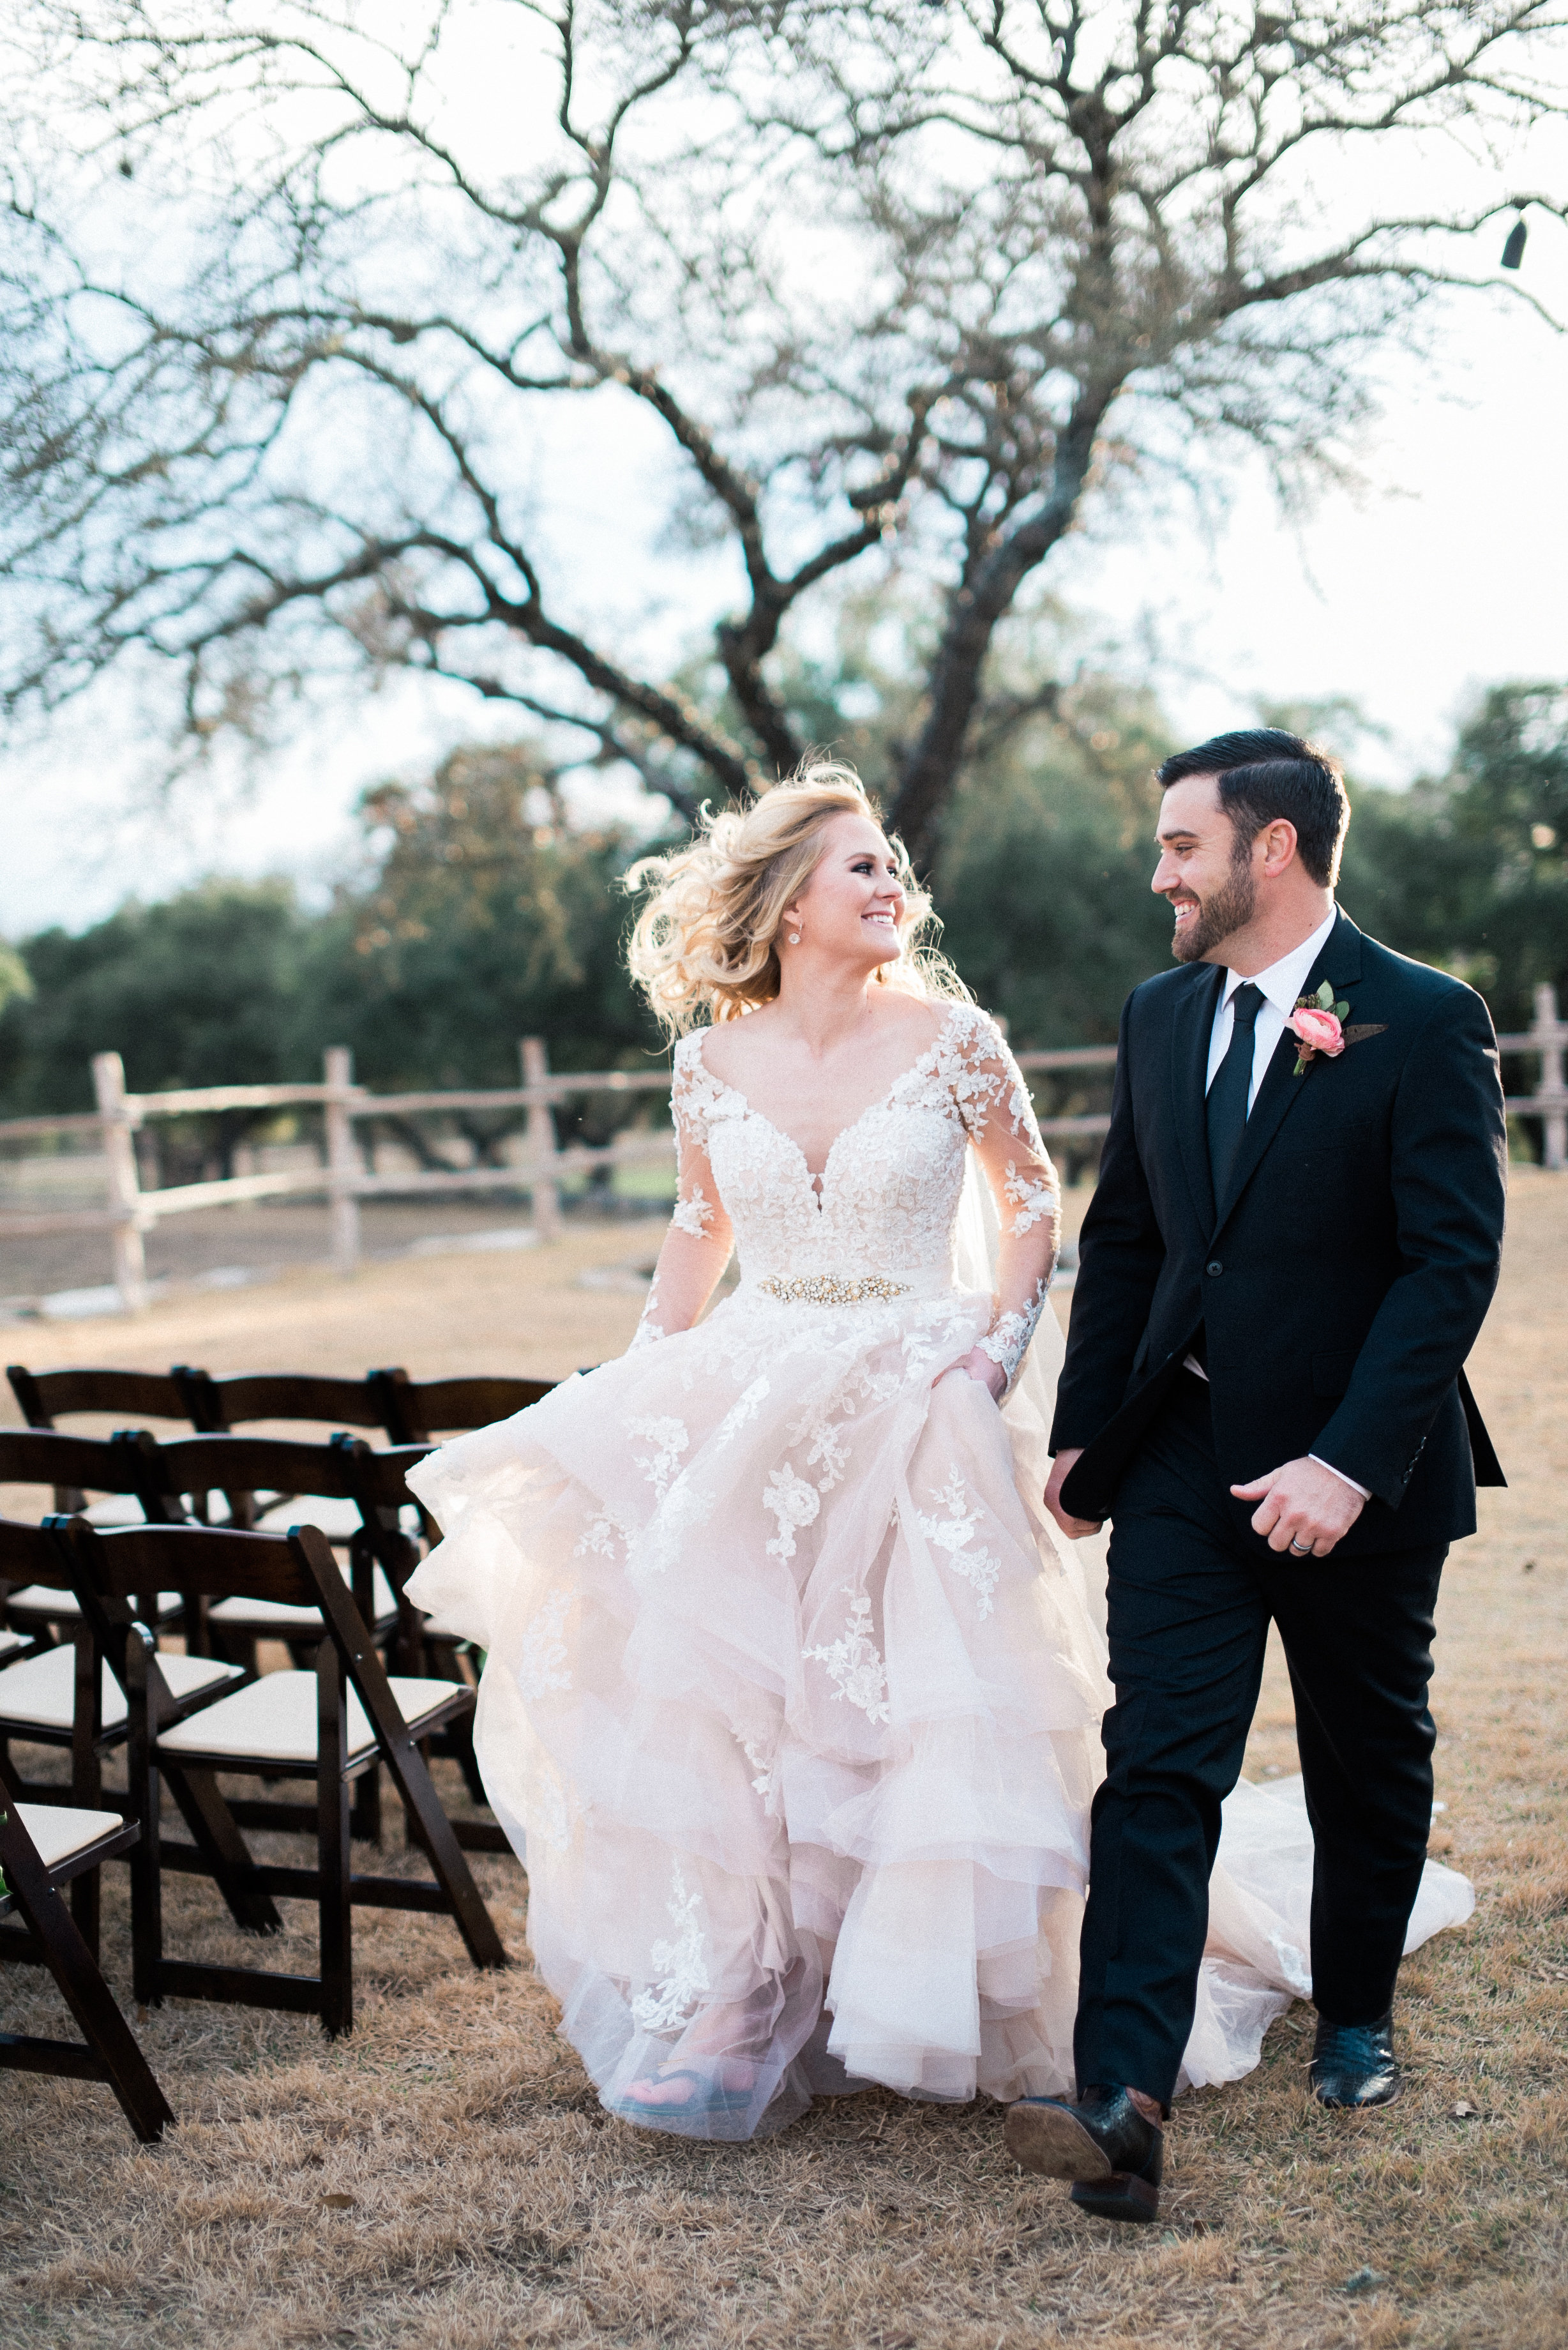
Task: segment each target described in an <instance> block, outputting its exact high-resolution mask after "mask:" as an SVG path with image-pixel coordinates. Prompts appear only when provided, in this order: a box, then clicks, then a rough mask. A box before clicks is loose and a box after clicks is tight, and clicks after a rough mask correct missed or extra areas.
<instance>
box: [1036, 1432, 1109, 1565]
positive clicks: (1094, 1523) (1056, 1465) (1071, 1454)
mask: <svg viewBox="0 0 1568 2350" xmlns="http://www.w3.org/2000/svg"><path fill="white" fill-rule="evenodd" d="M1083 1450H1084V1448H1083V1446H1082V1445H1081V1444H1076V1445H1073V1446H1071V1447H1070V1448H1069V1449H1068V1451H1065V1452H1058V1454H1057V1455H1056V1458H1055V1460H1054V1462H1053V1464H1052V1468H1051V1482H1050V1483H1049V1484H1048V1485H1047V1486H1046V1488H1045V1507H1046V1508H1047V1509H1048V1510H1049V1511H1050V1513H1051V1515H1052V1516H1053V1517H1054V1519H1055V1521H1056V1523H1057V1524H1058V1525H1059V1526H1060V1527H1061V1529H1062V1532H1063V1533H1064V1534H1066V1535H1067V1536H1068V1537H1069V1539H1070V1540H1071V1541H1073V1542H1076V1541H1077V1539H1078V1537H1079V1535H1080V1534H1098V1533H1099V1531H1100V1527H1101V1525H1102V1524H1103V1523H1104V1520H1103V1519H1100V1518H1070V1517H1069V1516H1068V1515H1067V1513H1066V1511H1065V1510H1064V1508H1063V1507H1062V1481H1063V1479H1064V1477H1065V1476H1066V1475H1067V1473H1068V1471H1070V1470H1071V1468H1072V1466H1073V1463H1074V1461H1076V1460H1077V1459H1078V1457H1079V1455H1080V1454H1081V1453H1082V1451H1083Z"/></svg>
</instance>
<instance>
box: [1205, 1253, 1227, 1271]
mask: <svg viewBox="0 0 1568 2350" xmlns="http://www.w3.org/2000/svg"><path fill="white" fill-rule="evenodd" d="M1203 1270H1204V1272H1205V1273H1209V1274H1221V1273H1223V1272H1224V1270H1225V1268H1224V1266H1223V1265H1222V1264H1221V1263H1220V1260H1219V1258H1218V1257H1216V1258H1215V1259H1214V1261H1213V1263H1211V1264H1206V1265H1205V1266H1204V1268H1203Z"/></svg>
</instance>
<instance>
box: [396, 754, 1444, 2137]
mask: <svg viewBox="0 0 1568 2350" xmlns="http://www.w3.org/2000/svg"><path fill="white" fill-rule="evenodd" d="M639 879H640V880H646V881H649V882H650V883H651V895H650V899H649V903H648V904H647V906H646V907H645V909H644V910H643V912H642V914H641V916H640V919H639V921H638V923H637V925H636V929H635V931H634V933H633V940H632V947H631V964H632V970H633V972H634V975H635V976H636V978H637V979H638V981H639V983H640V984H641V986H642V987H643V989H644V990H645V992H646V993H647V995H648V997H649V1002H650V1003H651V1004H652V1006H653V1008H654V1010H655V1012H656V1013H657V1014H658V1015H659V1018H660V1020H661V1021H662V1022H663V1023H664V1024H665V1025H666V1027H667V1028H668V1029H670V1031H671V1032H673V1033H674V1035H676V1036H677V1037H678V1038H679V1040H680V1041H679V1042H678V1044H677V1045H676V1048H675V1073H674V1087H673V1106H674V1118H675V1134H676V1141H677V1146H678V1151H679V1178H680V1180H679V1199H678V1203H677V1206H676V1209H675V1211H674V1215H673V1218H672V1220H671V1223H670V1232H669V1236H668V1238H667V1239H666V1241H665V1243H664V1246H663V1248H662V1249H661V1251H660V1253H659V1264H658V1269H657V1272H656V1274H655V1277H654V1281H653V1285H652V1288H651V1290H650V1292H649V1298H648V1303H647V1306H646V1309H645V1311H644V1314H643V1317H642V1321H641V1325H640V1326H639V1330H638V1333H637V1336H636V1338H635V1339H634V1341H633V1343H632V1346H631V1347H630V1349H629V1351H628V1353H627V1354H626V1355H625V1356H624V1357H621V1359H620V1360H619V1361H618V1362H612V1363H607V1364H605V1365H604V1366H602V1367H600V1368H599V1369H597V1370H596V1371H593V1372H591V1373H589V1374H587V1376H585V1377H581V1378H571V1379H567V1380H566V1381H565V1382H564V1383H563V1384H562V1385H561V1386H559V1387H557V1388H555V1389H554V1390H553V1391H552V1392H551V1394H549V1395H548V1396H546V1397H545V1399H544V1400H543V1401H542V1402H540V1403H537V1404H535V1405H534V1406H532V1407H531V1408H530V1409H528V1410H526V1411H524V1412H520V1413H518V1415H517V1416H516V1417H515V1418H514V1419H509V1420H505V1421H503V1422H501V1423H500V1424H499V1425H497V1426H495V1427H493V1428H487V1429H481V1430H476V1431H475V1432H473V1433H472V1434H471V1435H467V1436H463V1437H461V1438H459V1439H458V1440H456V1441H455V1442H453V1443H451V1444H448V1445H446V1446H444V1447H443V1448H442V1449H441V1451H437V1452H435V1453H432V1454H431V1456H430V1458H429V1459H428V1460H426V1461H424V1462H423V1463H422V1464H421V1466H420V1467H419V1468H418V1469H417V1470H416V1471H413V1473H412V1474H411V1476H410V1484H411V1485H412V1487H413V1488H414V1490H415V1491H416V1492H418V1494H419V1495H420V1498H421V1500H422V1501H423V1502H424V1503H426V1504H427V1506H428V1507H429V1508H430V1509H431V1512H432V1513H434V1515H435V1517H436V1518H437V1520H438V1521H439V1523H440V1524H441V1528H442V1531H443V1534H444V1537H445V1538H444V1540H443V1541H442V1542H441V1544H439V1545H438V1547H437V1548H436V1549H435V1550H433V1551H432V1552H431V1555H430V1557H429V1558H428V1559H427V1560H426V1562H425V1563H424V1565H422V1566H421V1568H420V1569H419V1570H418V1572H417V1573H416V1575H414V1576H413V1578H412V1579H411V1581H410V1586H409V1590H410V1596H411V1597H412V1598H413V1599H414V1600H415V1602H416V1603H417V1604H418V1605H419V1606H420V1607H421V1608H424V1609H426V1610H428V1611H429V1612H430V1613H431V1615H432V1616H435V1617H439V1619H440V1621H441V1624H442V1626H443V1627H447V1628H450V1629H452V1630H454V1631H456V1632H458V1633H460V1634H462V1636H464V1637H466V1638H470V1639H472V1640H473V1641H475V1642H476V1643H477V1644H478V1645H479V1646H480V1647H481V1648H483V1649H484V1650H485V1651H486V1652H487V1654H486V1661H485V1666H484V1670H483V1677H482V1679H481V1684H480V1694H479V1708H478V1714H477V1719H476V1723H475V1745H476V1749H477V1752H478V1756H479V1762H480V1766H481V1769H482V1771H483V1776H484V1783H485V1786H486V1789H487V1791H488V1793H489V1795H490V1798H491V1801H492V1804H493V1807H494V1810H495V1813H496V1815H497V1817H498V1818H499V1819H501V1820H502V1821H503V1823H504V1825H505V1827H506V1830H507V1833H508V1835H509V1836H510V1837H511V1839H512V1841H513V1843H514V1845H515V1846H516V1848H517V1851H518V1853H519V1855H523V1854H524V1849H525V1852H526V1860H527V1866H528V1874H529V1880H530V1902H529V1938H530V1940H531V1942H532V1945H533V1950H534V1954H535V1960H536V1962H537V1964H538V1967H539V1970H540V1972H541V1973H542V1974H543V1976H544V1978H545V1981H546V1982H547V1983H548V1984H549V1986H550V1988H551V1990H552V1991H554V1992H555V1994H556V1998H557V1999H558V2000H559V2001H560V2002H561V2006H562V2010H563V2019H562V2027H561V2028H562V2030H563V2031H564V2032H565V2033H566V2036H567V2038H568V2039H569V2040H570V2041H571V2042H572V2043H573V2044H574V2045H575V2046H576V2049H577V2050H578V2052H579V2054H581V2056H582V2059H583V2062H584V2064H586V2065H587V2069H588V2072H589V2073H590V2074H591V2075H592V2077H593V2079H594V2081H595V2083H596V2084H597V2087H598V2090H599V2094H600V2096H601V2098H602V2099H603V2101H604V2103H605V2104H606V2106H608V2107H609V2108H610V2109H611V2110H612V2111H613V2112H615V2113H617V2114H619V2115H621V2116H624V2117H625V2118H626V2119H628V2120H629V2121H634V2122H639V2123H641V2124H643V2125H645V2126H649V2127H652V2128H657V2129H660V2130H666V2131H673V2132H677V2133H679V2134H681V2135H685V2136H689V2137H707V2138H745V2137H754V2136H759V2135H766V2134H768V2133H770V2132H772V2131H774V2130H777V2129H780V2128H782V2127H784V2125H785V2124H786V2123H788V2122H790V2121H792V2120H794V2118H795V2116H798V2115H799V2114H801V2113H802V2112H804V2111H805V2108H806V2107H807V2106H809V2104H810V2103H811V2099H812V2095H813V2093H814V2092H816V2093H819V2094H821V2093H826V2094H834V2093H838V2094H842V2093H844V2092H846V2091H847V2090H851V2089H855V2088H858V2087H861V2086H863V2085H866V2084H867V2083H870V2082H880V2083H883V2084H885V2085H888V2086H889V2087H891V2088H894V2089H897V2090H898V2091H900V2092H902V2093H903V2094H904V2095H909V2096H920V2097H937V2098H947V2099H962V2098H970V2097H972V2096H974V2095H975V2094H976V2093H977V2091H981V2092H984V2093H986V2094H988V2095H992V2096H993V2097H997V2098H1002V2099H1008V2100H1011V2099H1012V2098H1016V2097H1019V2096H1021V2095H1056V2094H1060V2093H1061V2092H1062V2091H1063V2090H1064V2089H1067V2090H1070V2088H1071V2085H1072V2079H1073V2066H1072V2033H1073V2014H1074V2004H1075V1988H1076V1974H1077V1957H1076V1953H1077V1939H1078V1930H1079V1926H1080V1923H1081V1918H1082V1910H1083V1894H1084V1887H1085V1871H1086V1861H1087V1823H1088V1810H1089V1802H1090V1798H1091V1796H1092V1795H1093V1793H1094V1790H1095V1786H1096V1783H1097V1781H1098V1778H1099V1776H1100V1770H1101V1750H1100V1742H1099V1726H1100V1718H1101V1715H1102V1713H1103V1711H1104V1710H1105V1707H1106V1704H1107V1702H1108V1701H1109V1697H1110V1691H1109V1688H1108V1684H1107V1682H1106V1669H1105V1646H1104V1640H1103V1637H1102V1629H1101V1623H1100V1620H1099V1617H1098V1615H1097V1612H1096V1607H1095V1605H1094V1604H1092V1602H1091V1597H1090V1589H1089V1583H1088V1578H1087V1576H1086V1575H1085V1566H1084V1564H1083V1562H1082V1561H1081V1560H1080V1558H1079V1556H1078V1555H1077V1553H1076V1551H1075V1547H1074V1546H1073V1545H1072V1544H1070V1543H1068V1542H1067V1541H1066V1539H1065V1537H1064V1535H1062V1534H1060V1533H1059V1532H1058V1531H1057V1529H1056V1528H1055V1526H1054V1524H1053V1523H1052V1521H1051V1520H1050V1519H1049V1518H1048V1517H1047V1515H1046V1514H1045V1512H1044V1506H1043V1503H1042V1501H1041V1494H1042V1491H1043V1488H1044V1484H1045V1481H1046V1476H1047V1473H1048V1471H1049V1466H1050V1463H1049V1460H1048V1457H1047V1454H1046V1451H1045V1435H1046V1430H1047V1429H1048V1427H1049V1425H1050V1405H1051V1394H1052V1388H1053V1386H1054V1374H1055V1368H1056V1366H1057V1364H1058V1363H1059V1361H1060V1357H1061V1348H1062V1341H1061V1338H1060V1336H1059V1334H1058V1332H1057V1327H1056V1324H1055V1321H1054V1316H1053V1315H1051V1314H1050V1313H1049V1312H1047V1311H1046V1310H1045V1300H1046V1292H1047V1289H1048V1286H1049V1284H1050V1279H1051V1274H1052V1268H1053V1265H1054V1260H1055V1254H1056V1247H1057V1238H1058V1231H1059V1222H1060V1203H1059V1194H1058V1189H1057V1183H1056V1178H1055V1174H1054V1170H1053V1169H1052V1165H1051V1162H1050V1159H1048V1157H1047V1156H1046V1152H1045V1149H1044V1144H1043V1142H1042V1140H1041V1138H1040V1133H1039V1129H1038V1128H1037V1126H1036V1124H1035V1121H1034V1116H1033V1109H1032V1108H1031V1106H1030V1099H1029V1094H1028V1090H1027V1088H1026V1087H1025V1086H1024V1083H1023V1078H1022V1076H1021V1075H1020V1074H1019V1071H1018V1068H1017V1065H1016V1064H1015V1062H1014V1061H1013V1059H1012V1055H1011V1054H1010V1053H1009V1052H1008V1050H1007V1046H1006V1045H1005V1044H1004V1042H1003V1040H1002V1035H1001V1032H1000V1031H999V1030H998V1028H997V1026H996V1024H995V1023H994V1022H993V1021H992V1020H990V1019H989V1018H987V1016H986V1015H985V1014H984V1013H982V1012H981V1011H979V1010H978V1009H976V1007H975V1006H974V1005H973V1004H972V1003H970V1002H969V1001H968V1000H967V997H966V996H965V993H964V991H963V989H962V987H961V983H960V982H959V981H958V979H957V977H956V975H955V974H954V972H952V971H951V969H950V967H949V966H948V965H947V964H946V963H945V962H942V961H941V960H940V957H938V956H937V955H936V954H935V953H933V952H932V951H930V950H929V948H922V947H921V945H920V943H919V941H920V939H921V935H922V932H923V931H924V930H925V929H926V927H927V925H928V923H929V918H930V908H929V900H928V899H927V898H926V897H925V896H924V895H923V894H922V893H921V892H920V891H919V889H917V888H916V887H915V885H914V882H913V880H912V879H911V876H910V873H909V867H908V864H907V862H906V860H905V858H904V856H903V853H902V850H901V849H900V848H899V847H898V845H897V844H896V843H890V842H889V841H888V839H887V837H885V835H884V834H883V832H882V830H881V828H880V827H879V825H878V824H877V820H876V817H875V815H874V813H873V811H872V808H871V806H870V803H869V802H868V800H867V797H866V795H865V793H864V791H863V789H862V787H861V785H860V783H859V781H858V778H857V776H856V775H854V773H853V772H852V771H851V770H850V769H848V768H846V767H843V766H838V765H829V764H816V765H814V766H808V767H807V768H806V769H805V770H804V771H803V772H802V774H801V775H799V776H798V777H796V778H795V779H794V780H792V781H791V782H789V783H786V784H782V785H778V786H777V787H776V788H774V790H772V791H769V792H768V793H766V794H765V795H763V797H762V798H761V799H760V800H758V801H757V802H756V804H755V805H754V806H752V807H751V808H750V809H748V810H747V811H745V812H744V813H743V814H726V815H722V816H717V817H715V818H713V819H711V821H710V822H708V824H707V825H706V826H705V827H704V829H703V832H702V834H701V837H700V838H699V839H698V841H697V842H696V843H695V844H694V845H693V846H691V847H688V848H686V849H685V850H683V851H681V852H680V853H678V854H676V855H673V856H670V857H667V858H652V859H649V860H647V861H646V863H645V864H644V866H643V867H641V868H638V872H637V873H636V874H635V875H634V876H633V881H634V883H635V882H637V881H638V880H639ZM732 1250H735V1251H738V1254H739V1266H740V1276H741V1277H740V1281H739V1284H738V1286H737V1287H735V1288H734V1290H733V1291H732V1294H731V1295H728V1296H727V1297H725V1298H724V1299H723V1300H722V1302H721V1303H720V1304H719V1305H717V1306H716V1307H715V1308H714V1309H713V1311H712V1312H711V1313H708V1314H705V1312H704V1309H705V1308H706V1307H707V1306H708V1305H709V1301H710V1300H711V1297H712V1295H713V1292H714V1290H715V1288H716V1287H717V1285H718V1283H719V1280H720V1277H721V1275H722V1274H723V1272H724V1270H725V1268H726V1266H727V1264H728V1263H729V1260H730V1256H731V1253H732ZM1032 1341H1033V1345H1032ZM1293 1785H1294V1786H1296V1787H1299V1782H1298V1783H1293ZM524 1836H525V1837H526V1845H525V1846H524ZM1310 1877H1311V1838H1310V1831H1309V1830H1308V1829H1307V1826H1306V1822H1305V1817H1304V1814H1303V1812H1302V1811H1301V1808H1300V1805H1299V1802H1293V1801H1292V1800H1291V1789H1290V1788H1289V1787H1287V1789H1286V1791H1285V1793H1284V1794H1282V1795H1281V1794H1266V1793H1263V1792H1262V1791H1260V1790H1256V1789H1252V1788H1249V1787H1246V1786H1243V1787H1241V1788H1239V1789H1238V1790H1237V1794H1236V1795H1235V1796H1234V1797H1232V1799H1231V1804H1230V1805H1229V1806H1228V1807H1227V1827H1226V1839H1225V1843H1224V1846H1222V1852H1221V1866H1220V1870H1219V1871H1217V1873H1216V1877H1215V1882H1214V1887H1213V1902H1212V1921H1211V1929H1210V1956H1209V1959H1208V1960H1206V1963H1205V1969H1204V1975H1203V1981H1202V1984H1201V1986H1200V1991H1199V2009H1198V2015H1197V2020H1196V2022H1195V2025H1194V2030H1193V2035H1192V2040H1191V2043H1190V2044H1189V2049H1188V2054H1187V2062H1186V2067H1185V2074H1184V2077H1185V2078H1186V2079H1187V2080H1189V2081H1192V2082H1203V2081H1212V2080H1225V2079H1233V2078H1235V2077H1236V2076H1238V2075H1239V2074H1241V2073H1243V2072H1245V2071H1246V2070H1248V2069H1249V2068H1250V2066H1251V2064H1255V2063H1256V2061H1257V2057H1258V2051H1259V2046H1260V2043H1261V2041H1262V2033H1263V2032H1264V2030H1265V2029H1266V2028H1267V2025H1268V2023H1269V2022H1270V2021H1271V2020H1272V2017H1273V2016H1274V2015H1276V2014H1278V2013H1279V2012H1281V2010H1282V2009H1283V2008H1284V2007H1286V2006H1287V2005H1288V2004H1289V2003H1290V2001H1291V1999H1292V1998H1293V1996H1300V1995H1303V1993H1305V1992H1306V1991H1308V1990H1309V1989H1310V1983H1309V1980H1308V1977H1307V1973H1306V1967H1305V1961H1304V1960H1303V1956H1302V1953H1303V1951H1304V1950H1305V1948H1306V1943H1307V1925H1306V1911H1307V1902H1308V1898H1309V1894H1310ZM1445 1879H1446V1880H1447V1882H1446V1885H1445V1884H1444V1883H1443V1882H1442V1880H1445ZM1428 1880H1429V1884H1428V1898H1426V1900H1425V1901H1424V1903H1423V1904H1421V1905H1418V1907H1417V1918H1416V1920H1415V1921H1414V1922H1413V1926H1412V1940H1413V1941H1414V1940H1416V1939H1422V1937H1423V1936H1424V1934H1425V1933H1428V1932H1430V1931H1432V1930H1434V1929H1435V1927H1436V1926H1437V1925H1438V1924H1446V1923H1451V1922H1454V1921H1455V1920H1456V1919H1457V1918H1458V1917H1459V1916H1462V1915H1464V1914H1466V1911H1467V1909H1468V1903H1469V1887H1467V1886H1465V1884H1464V1880H1463V1879H1462V1878H1458V1877H1453V1876H1452V1874H1451V1872H1448V1871H1441V1870H1435V1869H1428Z"/></svg>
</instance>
